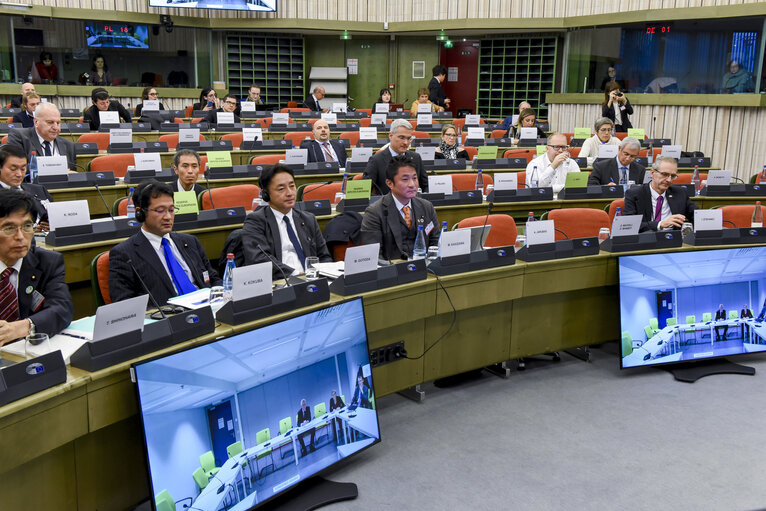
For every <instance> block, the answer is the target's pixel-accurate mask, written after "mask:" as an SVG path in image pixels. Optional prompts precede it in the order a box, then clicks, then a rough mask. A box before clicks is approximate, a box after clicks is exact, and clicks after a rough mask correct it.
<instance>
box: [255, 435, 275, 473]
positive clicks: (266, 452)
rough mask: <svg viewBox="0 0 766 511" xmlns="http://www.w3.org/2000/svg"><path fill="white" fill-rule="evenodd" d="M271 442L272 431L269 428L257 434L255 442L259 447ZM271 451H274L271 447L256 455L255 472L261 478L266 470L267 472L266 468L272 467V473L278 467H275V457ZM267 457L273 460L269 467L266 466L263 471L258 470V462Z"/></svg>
mask: <svg viewBox="0 0 766 511" xmlns="http://www.w3.org/2000/svg"><path fill="white" fill-rule="evenodd" d="M269 440H271V430H269V428H266V429H262V430H260V431H259V432H258V433H256V434H255V442H256V444H258V445H260V444H262V443H264V442H268V441H269ZM271 451H272V448H271V447H269V448H268V449H265V450H263V451H261V452H259V453H258V454H256V455H255V471H256V472H257V473H258V475H259V476H260V475H261V473H262V472H263V471H264V470H266V467H268V466H269V465H271V470H272V471H274V470H275V469H276V466H275V465H274V456H272V454H271ZM266 456H268V457H269V458H271V463H270V464H269V465H265V466H264V467H263V468H262V469H260V470H258V460H262V459H263V458H265V457H266Z"/></svg>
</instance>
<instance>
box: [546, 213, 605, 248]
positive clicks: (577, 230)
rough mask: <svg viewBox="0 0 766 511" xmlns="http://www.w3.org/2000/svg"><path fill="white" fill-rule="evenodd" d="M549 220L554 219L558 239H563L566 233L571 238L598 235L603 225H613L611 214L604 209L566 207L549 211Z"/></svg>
mask: <svg viewBox="0 0 766 511" xmlns="http://www.w3.org/2000/svg"><path fill="white" fill-rule="evenodd" d="M548 220H553V222H554V225H555V227H556V229H558V230H557V231H556V239H557V240H563V239H564V234H562V233H561V232H559V231H563V232H564V233H566V236H567V237H569V238H570V239H573V238H587V237H590V236H598V231H599V229H601V228H602V227H611V224H610V223H609V215H608V214H607V213H606V211H604V210H603V209H590V208H564V209H554V210H551V211H550V212H548Z"/></svg>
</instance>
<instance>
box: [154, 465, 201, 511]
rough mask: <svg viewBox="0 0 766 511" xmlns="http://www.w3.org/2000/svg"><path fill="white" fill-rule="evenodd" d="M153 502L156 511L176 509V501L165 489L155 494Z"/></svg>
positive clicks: (173, 510) (172, 510)
mask: <svg viewBox="0 0 766 511" xmlns="http://www.w3.org/2000/svg"><path fill="white" fill-rule="evenodd" d="M203 475H204V474H203ZM205 479H207V478H205ZM154 502H155V504H157V511H176V503H175V502H174V501H173V497H171V496H170V492H168V491H167V490H162V491H161V492H159V493H158V494H157V495H155V497H154Z"/></svg>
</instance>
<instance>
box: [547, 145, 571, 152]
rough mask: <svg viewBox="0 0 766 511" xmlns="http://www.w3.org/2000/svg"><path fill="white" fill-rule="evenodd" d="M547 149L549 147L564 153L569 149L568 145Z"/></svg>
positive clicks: (552, 146)
mask: <svg viewBox="0 0 766 511" xmlns="http://www.w3.org/2000/svg"><path fill="white" fill-rule="evenodd" d="M548 147H550V148H551V149H553V150H554V151H566V150H567V149H569V146H568V145H549V146H548Z"/></svg>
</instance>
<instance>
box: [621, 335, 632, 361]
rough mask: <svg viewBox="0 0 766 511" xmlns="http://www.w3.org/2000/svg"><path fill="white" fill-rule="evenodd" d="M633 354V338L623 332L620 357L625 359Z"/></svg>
mask: <svg viewBox="0 0 766 511" xmlns="http://www.w3.org/2000/svg"><path fill="white" fill-rule="evenodd" d="M631 353H633V337H631V335H630V332H623V333H622V356H623V357H627V356H628V355H630V354H631Z"/></svg>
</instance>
